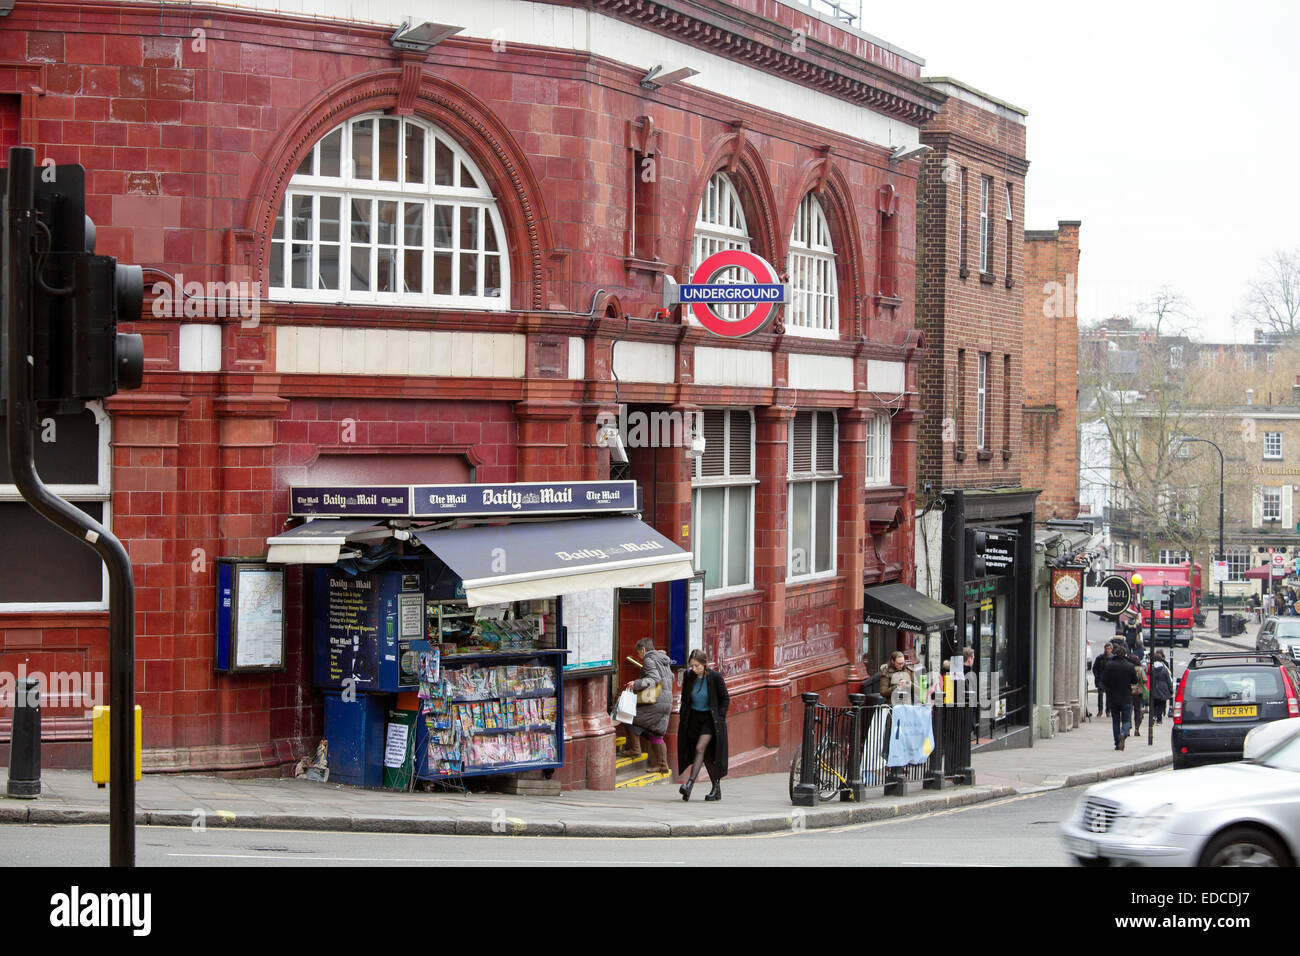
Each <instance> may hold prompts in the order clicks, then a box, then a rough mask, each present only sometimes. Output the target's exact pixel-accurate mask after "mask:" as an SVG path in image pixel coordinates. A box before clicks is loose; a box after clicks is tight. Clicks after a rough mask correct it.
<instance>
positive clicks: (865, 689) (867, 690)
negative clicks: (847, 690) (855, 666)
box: [862, 654, 880, 695]
mask: <svg viewBox="0 0 1300 956" xmlns="http://www.w3.org/2000/svg"><path fill="white" fill-rule="evenodd" d="M862 670H863V672H864V673H865V674H866V675H867V679H866V680H864V681H863V682H862V693H863V694H868V695H870V694H879V693H880V674H879V673H875V672H874V671H873V668H872V666H871V658H869V657H867V655H866V654H863V655H862Z"/></svg>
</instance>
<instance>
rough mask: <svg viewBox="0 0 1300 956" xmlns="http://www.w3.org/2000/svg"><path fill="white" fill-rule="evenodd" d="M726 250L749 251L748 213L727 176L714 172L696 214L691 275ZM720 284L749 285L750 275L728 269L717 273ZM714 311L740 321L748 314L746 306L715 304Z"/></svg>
mask: <svg viewBox="0 0 1300 956" xmlns="http://www.w3.org/2000/svg"><path fill="white" fill-rule="evenodd" d="M726 249H741V250H743V251H745V252H749V251H750V248H749V227H748V226H747V225H746V224H745V210H744V209H743V208H741V205H740V194H739V193H737V192H736V187H735V186H733V185H732V184H731V177H729V176H728V175H727V174H726V173H723V172H718V173H714V174H713V176H712V177H711V178H710V179H709V184H708V186H706V187H705V189H704V198H703V199H701V200H700V208H699V211H698V212H697V213H696V214H695V242H694V244H693V246H692V249H691V274H692V275H693V274H694V273H695V270H696V269H697V268H698V267H699V265H700V263H701V262H703V261H704V260H705V259H707V258H708V257H709V256H711V255H713V254H714V253H715V252H722V251H723V250H726ZM715 281H717V282H750V281H753V280H752V277H750V276H749V275H748V273H744V272H741V271H740V270H739V269H727V270H725V271H723V272H721V273H719V274H718V277H717V279H716V280H715ZM713 310H714V311H715V312H717V313H718V315H720V316H722V317H723V318H726V319H738V318H740V317H741V316H742V315H743V314H745V313H747V312H748V311H749V307H748V306H743V305H716V306H714V307H713Z"/></svg>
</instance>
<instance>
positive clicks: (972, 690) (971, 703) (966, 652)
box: [961, 647, 980, 739]
mask: <svg viewBox="0 0 1300 956" xmlns="http://www.w3.org/2000/svg"><path fill="white" fill-rule="evenodd" d="M961 658H962V661H961V668H962V673H963V674H965V676H966V706H967V707H969V708H970V725H971V735H972V737H973V738H975V739H978V738H979V713H980V710H979V700H980V691H979V675H978V674H977V673H976V672H975V648H973V647H963V648H962V649H961Z"/></svg>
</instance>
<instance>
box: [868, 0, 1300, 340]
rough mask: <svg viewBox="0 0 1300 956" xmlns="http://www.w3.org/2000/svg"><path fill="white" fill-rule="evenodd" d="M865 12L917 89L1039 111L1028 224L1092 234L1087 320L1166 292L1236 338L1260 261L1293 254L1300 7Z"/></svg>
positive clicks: (1082, 298) (1004, 4)
mask: <svg viewBox="0 0 1300 956" xmlns="http://www.w3.org/2000/svg"><path fill="white" fill-rule="evenodd" d="M862 4H863V22H862V29H863V30H865V31H866V32H867V33H870V34H873V35H875V36H877V37H879V38H880V39H882V40H885V41H887V42H889V43H892V44H894V45H895V46H900V47H902V48H903V49H905V50H907V51H908V52H910V53H914V54H916V55H918V56H920V57H921V58H923V59H924V60H925V61H926V63H925V67H924V68H923V70H922V73H923V75H925V76H952V77H954V78H956V79H959V80H961V81H963V82H964V83H966V84H968V85H970V86H973V87H975V88H976V89H979V90H982V91H983V92H985V93H988V94H990V95H991V96H995V97H997V98H998V99H1002V100H1005V101H1007V102H1010V103H1013V104H1014V105H1016V106H1019V107H1021V108H1022V109H1026V110H1028V111H1029V118H1028V153H1029V160H1030V162H1031V164H1032V165H1031V167H1030V170H1029V178H1028V182H1027V185H1026V201H1027V204H1028V211H1027V220H1028V222H1027V223H1026V225H1027V226H1028V228H1030V229H1051V228H1054V227H1055V226H1056V223H1057V221H1058V220H1061V219H1080V220H1082V221H1083V227H1082V231H1081V246H1082V250H1083V252H1082V256H1081V258H1080V263H1079V306H1078V308H1079V316H1080V320H1081V321H1082V322H1086V321H1089V320H1092V319H1095V318H1100V317H1105V316H1109V315H1115V314H1120V315H1124V314H1130V313H1132V312H1133V311H1134V309H1135V305H1136V303H1138V302H1140V301H1142V300H1143V299H1146V298H1149V297H1150V295H1151V293H1152V292H1153V291H1155V290H1156V289H1158V288H1159V287H1160V286H1161V285H1169V286H1170V287H1171V288H1173V289H1174V290H1176V291H1178V292H1180V293H1182V294H1183V295H1184V296H1185V297H1186V298H1187V299H1188V300H1189V301H1190V303H1191V306H1192V312H1193V315H1194V317H1195V319H1196V322H1197V324H1196V327H1195V328H1194V330H1193V334H1194V335H1195V336H1196V337H1198V338H1200V339H1202V340H1204V341H1216V342H1230V341H1233V340H1234V326H1233V323H1232V314H1233V313H1234V312H1236V311H1237V310H1238V309H1239V308H1240V306H1241V303H1242V301H1243V300H1244V298H1245V295H1246V288H1247V283H1248V282H1249V281H1250V280H1251V279H1252V278H1253V277H1254V276H1255V275H1257V273H1258V272H1259V269H1260V265H1261V261H1262V260H1263V259H1264V257H1266V256H1268V255H1269V254H1270V253H1271V252H1272V251H1273V250H1275V249H1296V248H1298V247H1300V166H1298V165H1297V160H1298V159H1300V3H1295V2H1290V3H1288V2H1264V0H1235V2H1219V3H1209V2H1180V3H1164V2H1153V0H1128V2H1115V0H1094V2H1090V3H1087V4H1070V5H1064V4H1055V3H1046V2H1042V0H1037V2H1021V0H988V2H987V3H984V4H974V5H972V4H971V3H970V2H969V0H924V2H909V0H903V2H900V0H889V2H888V3H883V2H880V0H862ZM1250 328H1251V327H1249V326H1246V325H1238V326H1237V327H1236V329H1235V340H1236V341H1249V340H1250V337H1251V331H1250Z"/></svg>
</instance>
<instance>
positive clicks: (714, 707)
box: [677, 668, 731, 777]
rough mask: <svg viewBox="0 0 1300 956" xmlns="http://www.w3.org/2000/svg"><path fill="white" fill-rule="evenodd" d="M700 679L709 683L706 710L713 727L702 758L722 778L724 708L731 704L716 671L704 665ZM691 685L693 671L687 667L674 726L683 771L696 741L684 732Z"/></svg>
mask: <svg viewBox="0 0 1300 956" xmlns="http://www.w3.org/2000/svg"><path fill="white" fill-rule="evenodd" d="M704 679H705V680H706V681H707V682H708V685H709V713H710V714H712V715H713V726H714V728H715V729H716V730H717V733H716V734H714V736H713V739H712V740H710V741H709V746H708V749H707V750H706V751H705V754H704V757H705V759H706V760H710V761H712V762H713V767H714V769H715V770H717V771H718V776H719V777H724V776H726V774H727V708H728V707H730V706H731V695H730V694H728V693H727V684H726V682H725V681H724V680H723V679H722V675H721V674H719V673H718V672H717V671H715V670H712V669H710V668H705V670H704ZM694 686H695V672H694V671H693V670H690V669H687V671H686V679H685V680H684V681H682V707H681V715H680V723H679V724H678V727H677V767H678V772H679V773H685V772H686V769H687V768H688V767H689V766H690V765H691V763H692V762H693V761H694V760H695V745H696V743H697V742H698V740H697V739H692V738H690V737H688V736H687V733H686V722H687V720H688V719H689V717H690V712H691V688H693V687H694Z"/></svg>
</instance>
